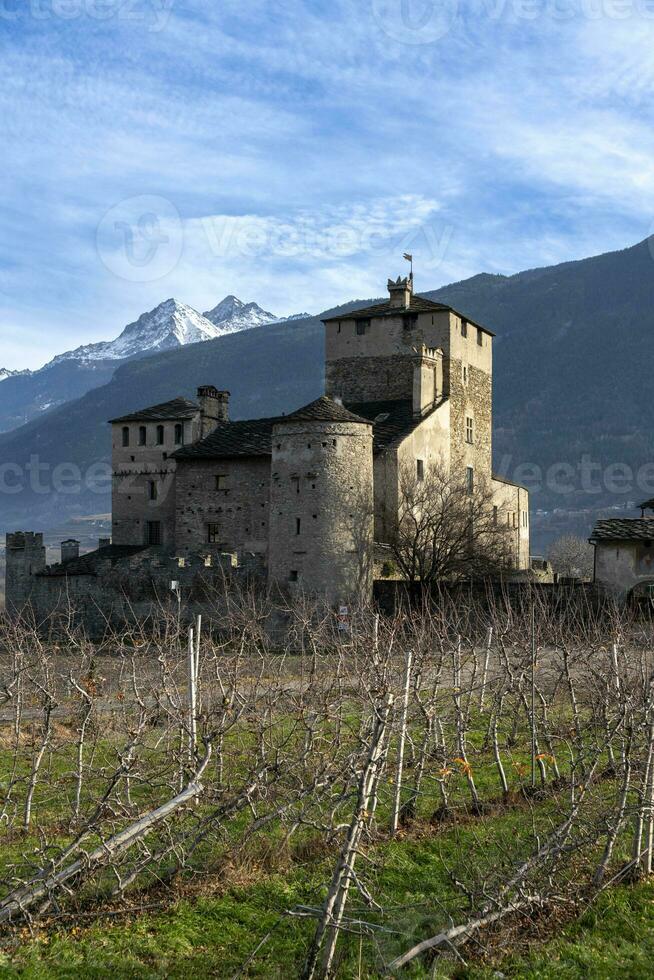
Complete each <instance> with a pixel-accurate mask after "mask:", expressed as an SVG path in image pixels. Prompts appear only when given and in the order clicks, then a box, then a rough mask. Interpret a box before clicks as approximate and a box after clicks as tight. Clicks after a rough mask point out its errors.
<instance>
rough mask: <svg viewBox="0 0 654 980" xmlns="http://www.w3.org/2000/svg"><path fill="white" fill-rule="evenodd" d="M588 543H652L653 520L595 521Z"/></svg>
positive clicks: (646, 518)
mask: <svg viewBox="0 0 654 980" xmlns="http://www.w3.org/2000/svg"><path fill="white" fill-rule="evenodd" d="M590 541H592V542H595V541H654V518H651V517H611V518H609V519H608V520H605V521H597V523H596V524H595V527H594V528H593V533H592V534H591V536H590Z"/></svg>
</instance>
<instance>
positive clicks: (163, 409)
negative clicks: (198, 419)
mask: <svg viewBox="0 0 654 980" xmlns="http://www.w3.org/2000/svg"><path fill="white" fill-rule="evenodd" d="M199 411H200V406H199V405H197V404H196V402H192V401H190V399H188V398H173V399H171V401H169V402H162V403H161V404H160V405H151V406H150V407H149V408H142V409H140V410H139V411H138V412H131V413H130V414H128V415H121V416H119V417H118V418H116V419H109V421H110V422H165V421H167V420H175V421H177V419H192V418H193V416H194V415H196V414H197V412H199Z"/></svg>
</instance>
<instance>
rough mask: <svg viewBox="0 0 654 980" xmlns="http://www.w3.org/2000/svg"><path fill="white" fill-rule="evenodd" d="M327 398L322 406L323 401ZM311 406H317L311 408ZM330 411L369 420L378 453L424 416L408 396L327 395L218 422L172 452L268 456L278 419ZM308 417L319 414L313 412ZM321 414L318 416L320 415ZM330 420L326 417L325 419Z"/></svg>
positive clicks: (177, 455) (180, 457)
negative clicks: (343, 399) (260, 415)
mask: <svg viewBox="0 0 654 980" xmlns="http://www.w3.org/2000/svg"><path fill="white" fill-rule="evenodd" d="M323 402H327V403H328V404H327V406H326V407H325V406H324V405H323V404H322V403H323ZM314 406H317V407H316V408H314ZM308 410H311V412H312V413H313V412H316V413H322V412H325V413H327V412H330V413H331V414H330V416H329V418H332V419H334V420H335V421H344V420H348V419H349V420H350V421H352V420H356V421H358V422H371V423H372V427H373V428H372V447H373V453H374V454H375V455H377V454H378V453H380V452H382V451H383V450H384V449H387V448H389V447H390V446H392V445H394V444H395V443H397V442H399V441H400V440H401V439H402V438H403V437H404V436H406V435H408V434H409V433H410V432H411V431H413V429H415V427H416V426H417V425H418V424H419V423H420V422H421V421H422V420H423V419H424V418H425V416H424V415H423V416H422V417H421V418H417V417H415V416H414V414H413V403H412V401H411V399H406V400H398V401H382V402H356V403H350V402H348V403H347V405H344V406H342V405H338V404H337V403H336V402H333V401H332V400H331V399H330V398H324V399H321V398H319V399H317V401H315V402H311V404H310V405H306V406H304V408H301V409H299V410H298V412H293V413H292V414H291V415H279V416H276V417H275V418H269V419H249V420H247V421H244V422H220V423H219V424H218V426H217V427H216V428H215V429H214V431H213V432H212V433H211V434H210V435H208V436H207V437H206V438H205V439H202V440H200V441H199V442H194V443H191V445H189V446H182V448H181V449H178V450H177V452H176V453H174V454H173V456H174V458H175V459H178V460H184V459H198V458H200V459H201V458H204V459H221V458H225V459H226V458H231V457H238V456H270V454H271V452H272V430H273V426H274V425H275V424H276V423H277V422H287V421H288V420H289V419H290V420H293V419H297V418H298V417H299V416H301V415H302V414H303V413H304V412H305V411H308ZM309 417H310V418H318V417H319V416H318V414H312V415H311V416H309ZM322 417H323V416H322V414H320V418H321V419H322ZM327 420H329V419H327Z"/></svg>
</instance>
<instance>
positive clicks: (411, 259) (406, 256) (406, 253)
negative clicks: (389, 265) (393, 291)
mask: <svg viewBox="0 0 654 980" xmlns="http://www.w3.org/2000/svg"><path fill="white" fill-rule="evenodd" d="M403 255H404V258H405V259H406V260H407V262H409V263H410V265H411V279H412V280H413V255H411V254H410V252H404V253H403Z"/></svg>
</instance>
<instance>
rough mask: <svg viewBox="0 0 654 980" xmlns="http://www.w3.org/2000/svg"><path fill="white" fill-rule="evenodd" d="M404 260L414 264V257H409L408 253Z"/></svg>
mask: <svg viewBox="0 0 654 980" xmlns="http://www.w3.org/2000/svg"><path fill="white" fill-rule="evenodd" d="M404 258H405V259H406V260H407V262H413V256H412V255H409V253H408V252H405V253H404Z"/></svg>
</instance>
